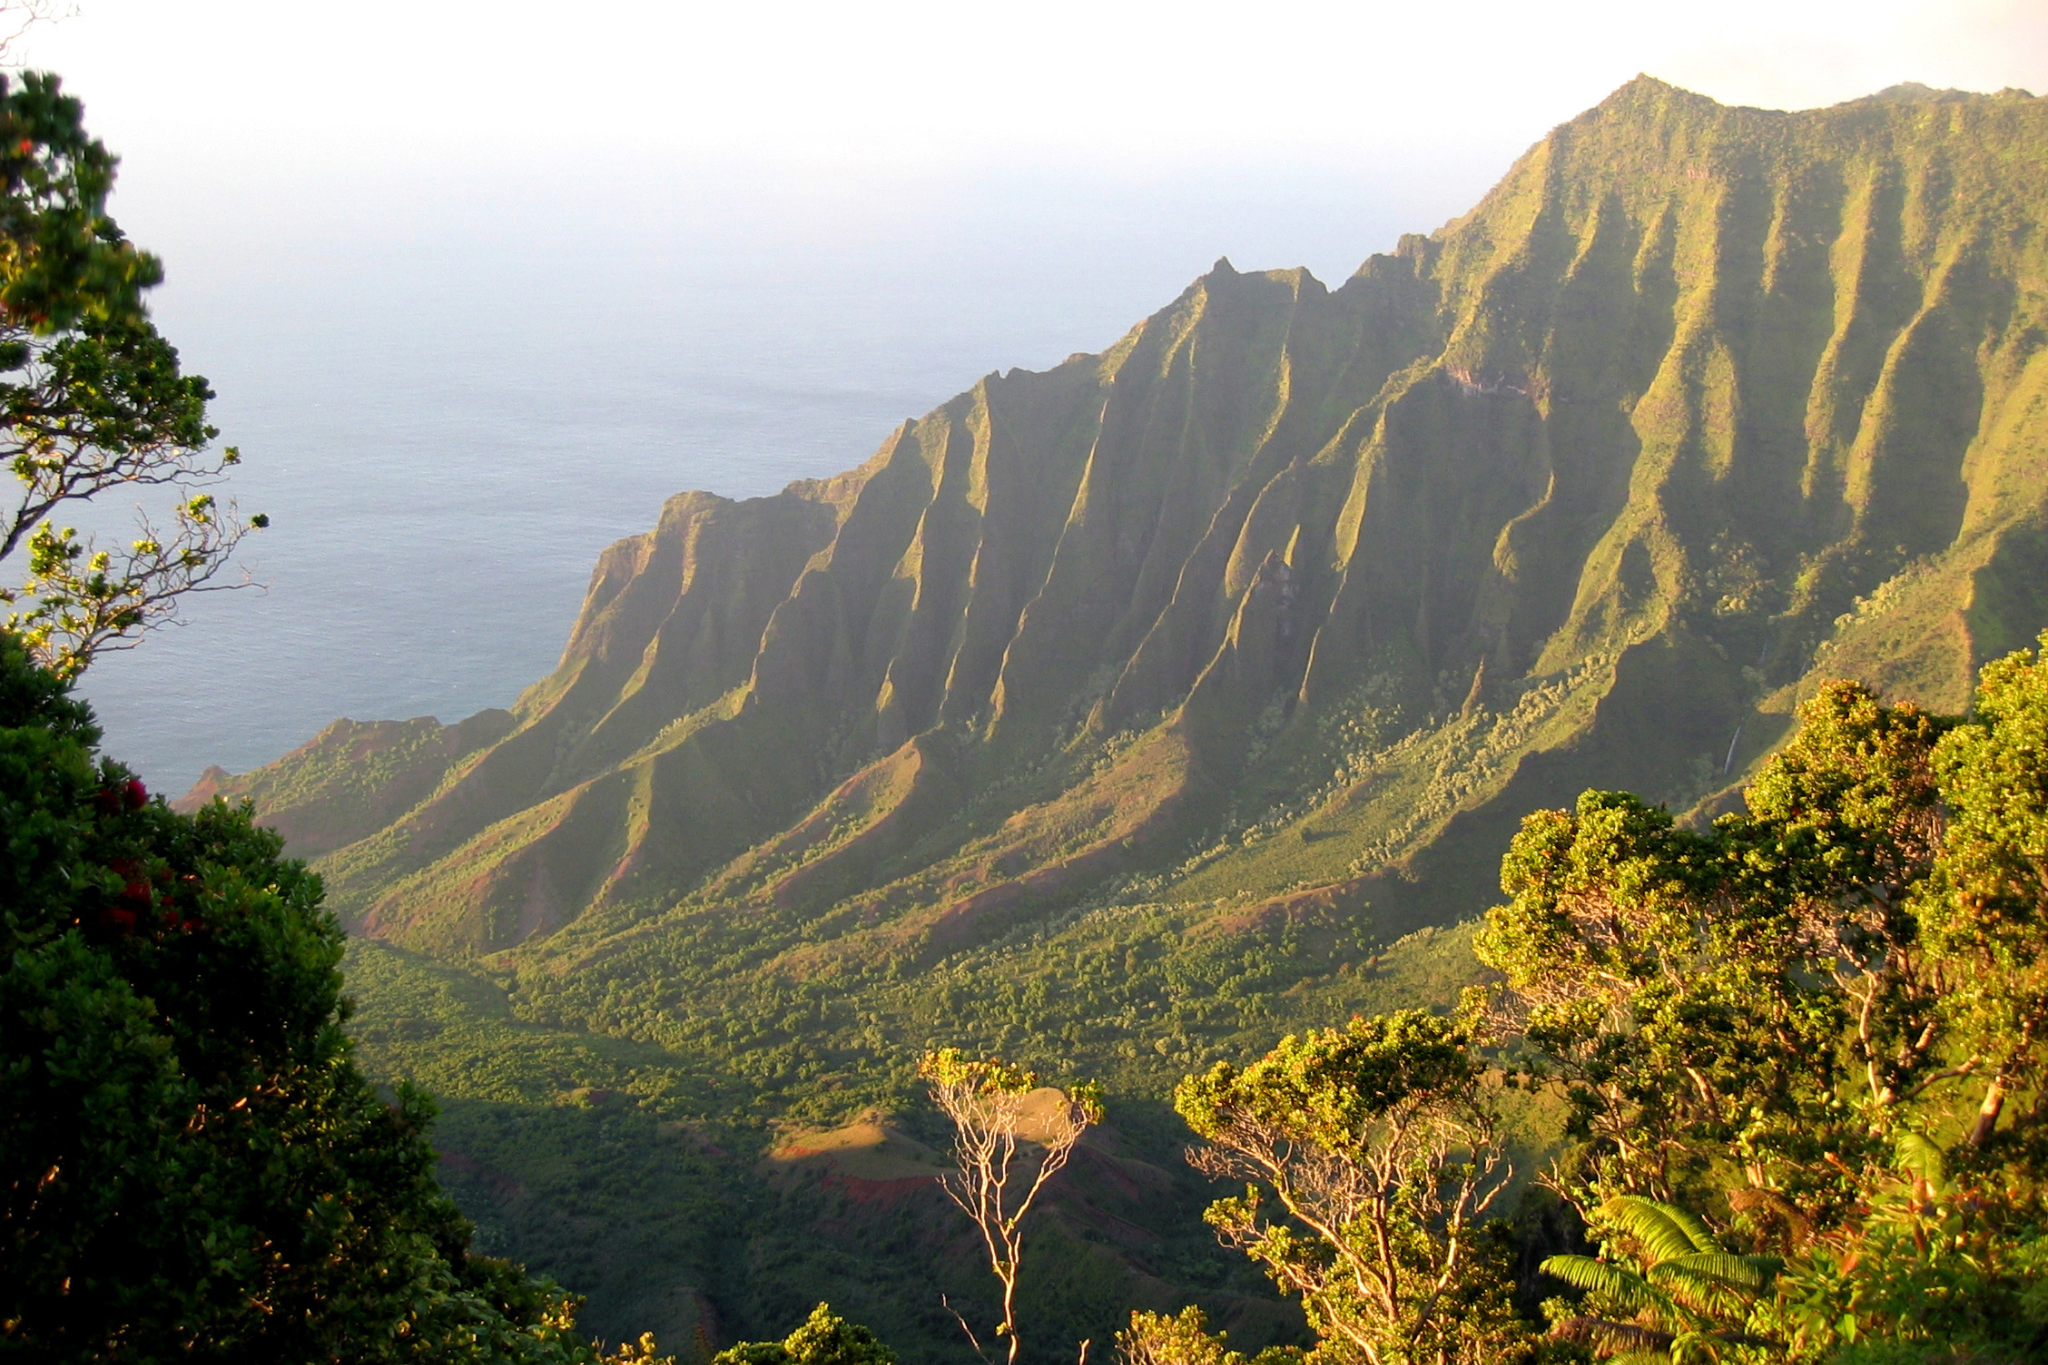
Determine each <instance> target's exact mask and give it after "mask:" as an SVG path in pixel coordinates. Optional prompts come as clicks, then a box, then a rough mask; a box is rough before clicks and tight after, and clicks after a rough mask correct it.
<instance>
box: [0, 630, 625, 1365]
mask: <svg viewBox="0 0 2048 1365" xmlns="http://www.w3.org/2000/svg"><path fill="white" fill-rule="evenodd" d="M97 739H98V732H97V730H96V729H95V728H94V726H93V724H92V721H91V717H90V714H89V713H88V712H87V710H86V709H85V708H84V707H83V706H81V705H80V704H79V703H77V702H76V701H74V700H72V699H71V698H69V697H68V696H66V695H65V684H64V683H63V681H62V680H61V679H60V678H59V677H58V676H57V675H56V674H55V673H53V672H51V671H49V670H45V669H40V668H37V667H36V666H35V665H33V664H32V663H31V661H30V660H29V658H28V656H27V652H26V650H25V649H24V647H23V646H22V645H21V644H20V643H19V642H17V641H16V640H15V639H14V638H13V637H11V636H7V635H5V634H0V829H4V831H5V837H6V840H7V848H6V854H7V856H6V858H5V859H4V860H0V1190H4V1191H5V1195H4V1199H5V1202H4V1205H0V1341H4V1342H5V1344H6V1346H7V1347H8V1348H9V1349H12V1350H15V1351H22V1352H27V1353H29V1354H30V1355H33V1356H35V1357H36V1358H38V1359H46V1360H108V1361H124V1360H155V1359H163V1358H168V1357H171V1356H177V1357H180V1358H197V1359H250V1358H261V1359H299V1360H311V1359H325V1358H333V1357H338V1356H341V1355H346V1356H347V1357H348V1358H350V1359H358V1360H393V1361H398V1360H405V1361H421V1362H428V1361H472V1360H473V1361H479V1362H481V1361H504V1360H518V1361H532V1362H547V1361H576V1360H585V1361H588V1360H594V1358H595V1357H594V1355H593V1353H592V1352H591V1350H590V1348H589V1347H588V1345H587V1344H586V1343H583V1342H581V1341H579V1340H577V1339H576V1338H575V1336H574V1335H573V1333H572V1332H571V1331H570V1328H571V1324H572V1321H573V1319H572V1311H573V1308H574V1306H575V1302H576V1301H575V1300H574V1299H573V1298H571V1297H570V1296H568V1295H566V1294H564V1293H563V1292H562V1291H561V1290H559V1289H558V1288H556V1287H555V1286H554V1285H552V1284H549V1283H546V1282H540V1281H534V1280H531V1279H529V1278H528V1277H527V1276H526V1275H525V1273H524V1272H523V1271H521V1270H519V1269H518V1268H517V1267H514V1266H511V1265H509V1264H506V1263H503V1262H497V1261H493V1260H491V1259H490V1258H487V1257H477V1256H469V1255H467V1254H466V1251H465V1244H466V1243H467V1241H468V1235H469V1229H468V1225H467V1224H466V1223H465V1222H464V1221H463V1220H462V1218H461V1217H460V1216H459V1215H458V1214H457V1212H456V1209H455V1207H454V1205H453V1204H452V1203H450V1202H449V1201H448V1200H447V1199H446V1198H445V1197H444V1196H443V1195H442V1194H441V1192H440V1190H439V1189H438V1187H437V1186H436V1185H435V1182H434V1179H433V1161H434V1154H433V1151H432V1149H431V1148H429V1147H428V1145H427V1143H426V1140H425V1135H424V1134H425V1128H426V1125H427V1122H428V1121H429V1119H430V1117H431V1114H432V1107H431V1105H430V1104H429V1103H428V1102H427V1100H426V1099H425V1097H424V1096H422V1095H420V1094H419V1093H417V1092H415V1091H411V1090H409V1089H402V1090H401V1092H400V1095H399V1099H398V1102H397V1103H396V1104H387V1103H385V1102H384V1101H383V1100H381V1099H380V1098H379V1097H378V1096H377V1095H376V1094H375V1092H374V1091H373V1090H372V1089H371V1088H370V1086H369V1084H368V1083H367V1082H366V1081H365V1080H364V1079H363V1077H362V1075H361V1074H360V1072H359V1071H358V1070H357V1069H356V1067H355V1065H354V1064H353V1061H352V1060H351V1056H350V1044H349V1042H348V1039H347V1037H346V1035H345V1034H344V1033H343V1031H342V1021H343V1019H344V1018H345V1016H346V1013H347V1005H346V1003H345V1002H344V1000H343V999H342V997H341V993H340V991H341V976H340V973H339V971H338V970H337V968H338V966H339V964H340V961H341V953H342V945H341V936H340V933H339V931H338V930H337V929H336V927H335V925H334V921H333V919H332V917H331V916H328V915H326V914H325V913H323V912H322V911H321V909H320V884H319V879H318V878H317V877H315V876H313V875H312V874H310V873H308V872H307V871H306V870H305V868H304V867H303V866H302V865H301V864H298V863H295V862H291V861H288V860H286V859H284V858H283V857H282V856H281V852H280V841H279V840H278V838H277V836H276V835H274V834H271V833H269V832H268V831H265V830H261V829H258V828H256V827H255V826H254V825H253V824H252V823H251V822H250V819H249V815H248V812H247V811H246V810H241V811H235V810H230V809H228V808H227V807H226V806H224V805H221V804H218V803H216V804H214V805H212V806H209V807H206V808H205V809H202V810H201V811H199V812H197V813H196V814H194V815H191V816H184V815H179V814H176V813H174V812H172V811H171V810H170V809H169V808H168V807H166V806H165V805H164V804H163V803H162V802H161V801H160V800H157V801H152V800H150V799H149V798H148V796H147V793H146V792H145V791H144V790H143V787H142V784H141V782H140V781H138V780H136V779H135V778H134V777H132V776H131V775H130V774H129V773H128V772H127V771H126V770H124V769H122V768H121V767H120V766H119V765H117V764H114V763H112V762H111V761H104V760H102V761H98V762H96V761H95V756H94V753H93V746H94V744H95V743H96V742H97Z"/></svg>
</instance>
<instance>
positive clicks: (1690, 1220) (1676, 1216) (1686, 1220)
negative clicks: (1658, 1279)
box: [1600, 1194, 1720, 1265]
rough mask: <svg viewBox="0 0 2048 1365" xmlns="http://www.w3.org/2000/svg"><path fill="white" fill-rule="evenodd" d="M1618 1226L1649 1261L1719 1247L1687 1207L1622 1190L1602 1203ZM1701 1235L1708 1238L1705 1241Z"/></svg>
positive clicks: (1602, 1210)
mask: <svg viewBox="0 0 2048 1365" xmlns="http://www.w3.org/2000/svg"><path fill="white" fill-rule="evenodd" d="M1600 1211H1601V1212H1602V1213H1604V1214H1606V1215H1607V1216H1608V1218H1610V1219H1612V1220H1613V1222H1614V1225H1615V1227H1616V1228H1618V1229H1619V1230H1620V1231H1621V1232H1622V1233H1623V1234H1625V1235H1626V1236H1628V1237H1630V1238H1632V1239H1633V1240H1634V1241H1636V1242H1637V1243H1639V1244H1640V1245H1641V1246H1642V1248H1643V1259H1644V1260H1645V1261H1646V1262H1647V1263H1648V1264H1650V1265H1655V1264H1656V1263H1657V1262H1659V1261H1669V1260H1673V1259H1675V1258H1677V1257H1680V1256H1689V1255H1691V1254H1692V1253H1693V1252H1695V1251H1718V1250H1720V1247H1719V1245H1718V1244H1717V1243H1715V1241H1714V1237H1713V1234H1712V1233H1710V1232H1708V1231H1707V1228H1706V1225H1705V1224H1704V1223H1702V1222H1700V1220H1699V1219H1697V1218H1695V1217H1693V1216H1692V1215H1691V1214H1689V1213H1687V1212H1686V1211H1685V1210H1684V1209H1681V1208H1677V1207H1675V1206H1673V1205H1671V1204H1666V1203H1662V1202H1660V1201H1658V1200H1655V1199H1646V1198H1644V1197H1643V1196H1642V1195H1638V1194H1621V1195H1616V1196H1615V1197H1614V1198H1612V1199H1610V1200H1608V1201H1607V1202H1606V1203H1604V1204H1602V1205H1601V1206H1600ZM1700 1238H1704V1239H1705V1244H1704V1245H1702V1244H1701V1242H1700V1240H1699V1239H1700Z"/></svg>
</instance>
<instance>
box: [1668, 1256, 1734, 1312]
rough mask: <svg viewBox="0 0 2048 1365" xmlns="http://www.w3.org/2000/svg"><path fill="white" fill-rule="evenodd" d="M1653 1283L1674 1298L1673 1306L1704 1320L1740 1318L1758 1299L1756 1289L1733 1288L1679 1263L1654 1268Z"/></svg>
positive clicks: (1717, 1278) (1723, 1281)
mask: <svg viewBox="0 0 2048 1365" xmlns="http://www.w3.org/2000/svg"><path fill="white" fill-rule="evenodd" d="M1650 1279H1651V1280H1652V1281H1653V1282H1654V1283H1655V1284H1656V1285H1657V1286H1658V1287H1659V1288H1661V1289H1663V1290H1664V1291H1665V1292H1666V1293H1667V1294H1669V1295H1670V1296H1671V1299H1672V1302H1674V1303H1676V1304H1678V1305H1679V1306H1680V1307H1681V1308H1684V1309H1686V1310H1688V1311H1689V1313H1690V1314H1691V1315H1692V1316H1694V1317H1696V1318H1698V1319H1703V1320H1712V1319H1715V1318H1729V1317H1735V1318H1739V1317H1741V1316H1742V1315H1743V1314H1744V1313H1745V1312H1746V1310H1747V1309H1748V1307H1749V1305H1750V1303H1751V1302H1752V1301H1753V1300H1755V1298H1756V1291H1755V1290H1753V1289H1750V1288H1748V1287H1746V1286H1741V1285H1733V1284H1729V1283H1728V1282H1726V1281H1725V1280H1722V1279H1720V1278H1719V1277H1717V1276H1714V1275H1709V1274H1705V1273H1703V1272H1701V1271H1698V1270H1693V1269H1690V1268H1688V1267H1686V1266H1684V1265H1682V1264H1681V1263H1680V1262H1678V1261H1662V1262H1659V1263H1658V1264H1656V1265H1654V1266H1651V1267H1650Z"/></svg>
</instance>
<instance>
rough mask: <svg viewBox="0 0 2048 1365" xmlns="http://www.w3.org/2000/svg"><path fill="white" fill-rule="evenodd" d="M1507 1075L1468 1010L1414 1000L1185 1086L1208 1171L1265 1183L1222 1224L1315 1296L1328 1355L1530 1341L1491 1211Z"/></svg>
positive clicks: (1499, 1171) (1182, 1092)
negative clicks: (1501, 1080)
mask: <svg viewBox="0 0 2048 1365" xmlns="http://www.w3.org/2000/svg"><path fill="white" fill-rule="evenodd" d="M1492 1084H1493V1082H1492V1081H1491V1080H1490V1079H1489V1077H1488V1076H1487V1072H1486V1068H1485V1066H1484V1065H1483V1063H1482V1062H1481V1061H1480V1060H1479V1059H1478V1058H1477V1057H1476V1056H1475V1055H1474V1050H1473V1046H1472V1039H1471V1037H1470V1035H1469V1033H1468V1032H1467V1031H1466V1030H1465V1029H1464V1028H1463V1027H1462V1026H1461V1025H1460V1024H1458V1023H1457V1022H1455V1021H1453V1020H1449V1019H1444V1018H1440V1017H1438V1016H1435V1015H1431V1014H1428V1013H1426V1012H1423V1011H1420V1010H1407V1011H1403V1012H1401V1013H1398V1014H1391V1015H1383V1016H1379V1017H1376V1018H1372V1019H1353V1020H1352V1021H1351V1023H1350V1025H1349V1026H1348V1027H1346V1028H1343V1029H1322V1030H1318V1031H1316V1032H1313V1033H1310V1034H1308V1035H1306V1036H1304V1037H1288V1038H1286V1039H1283V1040H1282V1041H1281V1043H1280V1045H1279V1046H1278V1047H1276V1048H1274V1049H1273V1051H1272V1052H1270V1053H1268V1054H1267V1055H1266V1056H1264V1057H1262V1058H1260V1059H1259V1060H1258V1061H1256V1062H1253V1063H1252V1064H1251V1065H1250V1066H1247V1067H1245V1068H1243V1069H1242V1070H1240V1069H1238V1068H1237V1067H1235V1066H1233V1065H1231V1064H1230V1063H1228V1062H1219V1063H1218V1064H1217V1065H1216V1066H1215V1067H1214V1068H1212V1069H1211V1070H1210V1071H1209V1072H1208V1073H1207V1074H1206V1075H1202V1076H1190V1077H1188V1078H1187V1079H1186V1080H1184V1081H1182V1082H1181V1084H1180V1086H1179V1088H1178V1089H1176V1090H1175V1092H1174V1107H1175V1108H1176V1109H1177V1110H1178V1111H1179V1112H1180V1115H1181V1117H1182V1118H1184V1119H1186V1120H1187V1123H1188V1126H1189V1127H1190V1128H1192V1129H1194V1131H1195V1132H1196V1133H1197V1134H1198V1135H1200V1136H1201V1137H1202V1138H1203V1139H1204V1140H1205V1141H1206V1142H1207V1143H1208V1145H1207V1146H1206V1147H1203V1148H1200V1149H1197V1150H1196V1151H1194V1152H1191V1153H1190V1154H1189V1160H1190V1161H1191V1162H1193V1164H1194V1165H1195V1167H1196V1169H1197V1170H1200V1171H1201V1172H1202V1173H1203V1174H1205V1175H1209V1176H1213V1177H1216V1178H1219V1179H1235V1180H1245V1181H1248V1182H1254V1183H1251V1184H1248V1186H1247V1188H1246V1191H1245V1193H1244V1195H1242V1196H1241V1197H1237V1198H1230V1199H1224V1200H1220V1201H1218V1202H1217V1203H1216V1204H1214V1205H1212V1206H1211V1207H1210V1209H1209V1212H1208V1219H1209V1222H1210V1223H1211V1224H1212V1225H1213V1226H1215V1228H1216V1229H1217V1231H1218V1233H1219V1235H1220V1236H1221V1237H1222V1238H1223V1240H1224V1241H1225V1242H1226V1243H1227V1244H1229V1245H1231V1246H1235V1247H1238V1248H1240V1249H1242V1250H1244V1251H1245V1252H1247V1253H1248V1254H1249V1255H1250V1256H1251V1257H1252V1258H1253V1259H1254V1260H1256V1261H1258V1262H1260V1263H1261V1264H1262V1265H1264V1267H1265V1269H1266V1272H1267V1274H1268V1275H1270V1276H1271V1277H1272V1279H1273V1281H1274V1282H1275V1283H1276V1284H1278V1285H1279V1286H1280V1287H1281V1288H1282V1289H1283V1290H1285V1291H1287V1292H1289V1293H1291V1294H1296V1295H1299V1296H1300V1298H1301V1301H1302V1305H1303V1307H1304V1308H1305V1309H1306V1310H1307V1312H1308V1317H1309V1324H1310V1326H1311V1327H1313V1328H1314V1329H1315V1332H1316V1334H1317V1336H1318V1337H1319V1338H1320V1339H1321V1343H1322V1344H1321V1345H1320V1346H1318V1347H1317V1351H1316V1354H1317V1356H1318V1357H1319V1358H1322V1359H1327V1360H1329V1361H1332V1362H1338V1361H1364V1362H1369V1365H1422V1363H1423V1362H1428V1363H1429V1365H1453V1363H1454V1362H1455V1363H1456V1365H1480V1362H1492V1361H1496V1360H1500V1359H1504V1358H1506V1356H1507V1355H1508V1353H1510V1352H1511V1350H1512V1349H1513V1348H1514V1347H1515V1346H1516V1345H1517V1344H1519V1343H1521V1342H1522V1341H1523V1340H1524V1339H1525V1338H1526V1335H1527V1333H1526V1331H1525V1330H1524V1329H1523V1327H1522V1326H1521V1324H1520V1323H1519V1322H1518V1321H1517V1319H1516V1317H1515V1314H1514V1311H1513V1309H1512V1307H1511V1305H1510V1304H1509V1300H1508V1295H1509V1289H1510V1286H1511V1283H1512V1276H1511V1274H1509V1273H1508V1271H1507V1270H1506V1268H1505V1267H1504V1265H1503V1263H1502V1260H1501V1255H1502V1252H1503V1250H1504V1248H1503V1244H1502V1242H1501V1239H1500V1236H1499V1233H1500V1228H1499V1226H1498V1225H1497V1224H1487V1223H1485V1222H1484V1220H1485V1217H1486V1214H1487V1212H1488V1210H1490V1209H1491V1208H1492V1207H1493V1206H1494V1204H1495V1203H1496V1202H1497V1201H1498V1200H1499V1199H1500V1198H1501V1195H1502V1193H1503V1191H1504V1190H1505V1189H1506V1188H1507V1183H1508V1180H1509V1178H1510V1177H1511V1175H1512V1174H1513V1168H1512V1167H1511V1166H1510V1164H1509V1163H1508V1161H1507V1158H1506V1154H1505V1151H1504V1149H1503V1147H1502V1145H1501V1142H1500V1137H1499V1125H1498V1121H1497V1119H1496V1117H1495V1115H1494V1113H1493V1109H1492V1105H1491V1103H1490V1102H1489V1091H1490V1088H1491V1086H1492ZM1265 1191H1270V1192H1271V1194H1272V1196H1273V1197H1274V1198H1276V1199H1277V1200H1278V1201H1279V1204H1280V1210H1281V1213H1280V1216H1278V1217H1269V1216H1268V1215H1267V1214H1266V1212H1265V1201H1266V1194H1265ZM1304 1234H1306V1235H1304Z"/></svg>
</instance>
